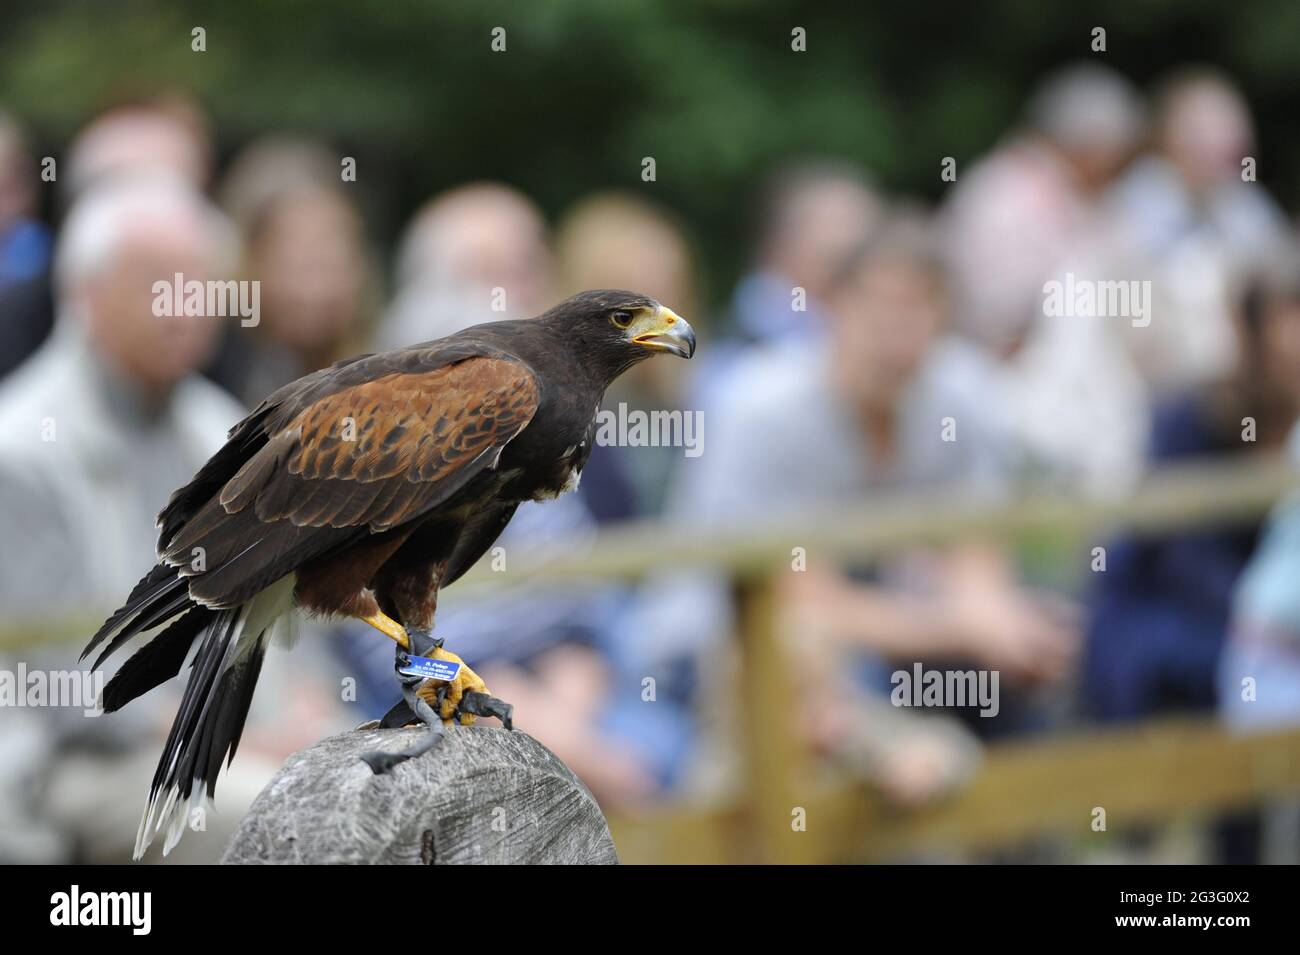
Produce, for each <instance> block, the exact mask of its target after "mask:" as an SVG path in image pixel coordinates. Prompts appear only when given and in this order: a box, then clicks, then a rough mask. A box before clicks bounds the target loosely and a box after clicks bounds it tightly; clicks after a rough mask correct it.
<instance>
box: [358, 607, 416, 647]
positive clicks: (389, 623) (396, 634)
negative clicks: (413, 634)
mask: <svg viewBox="0 0 1300 955" xmlns="http://www.w3.org/2000/svg"><path fill="white" fill-rule="evenodd" d="M358 619H360V620H362V621H363V622H365V623H368V624H370V626H372V627H374V628H375V629H376V630H378V631H379V632H380V633H382V634H383V635H384V636H386V637H388V638H390V639H392V640H395V641H396V642H397V643H399V644H401V646H402V649H403V650H409V649H411V641H410V639H409V638H408V637H407V636H406V628H405V627H403V626H402V625H401V624H400V623H398V622H397V621H396V620H394V619H393V618H392V617H390V616H388V614H386V613H384V612H383V611H382V610H380V611H377V612H376V613H373V614H371V615H370V616H369V617H360V618H358Z"/></svg>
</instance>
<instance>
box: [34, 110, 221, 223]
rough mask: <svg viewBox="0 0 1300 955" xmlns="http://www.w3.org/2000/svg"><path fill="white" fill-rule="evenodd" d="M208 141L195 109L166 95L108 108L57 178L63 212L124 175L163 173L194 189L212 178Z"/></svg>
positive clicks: (76, 143)
mask: <svg viewBox="0 0 1300 955" xmlns="http://www.w3.org/2000/svg"><path fill="white" fill-rule="evenodd" d="M212 153H213V149H212V136H211V131H210V129H209V125H208V118H207V115H206V113H205V112H204V110H203V108H202V107H201V106H200V105H199V103H198V102H197V101H196V100H194V99H192V98H191V97H189V96H187V95H186V94H184V93H179V92H170V93H163V94H160V95H156V96H145V97H140V98H138V99H127V100H124V101H122V102H120V103H116V104H114V105H112V106H109V107H108V108H107V109H105V110H104V111H102V112H101V113H100V114H99V115H98V116H96V117H95V118H94V119H92V120H91V121H90V122H89V123H87V124H86V126H85V127H83V128H82V130H81V131H80V132H79V133H78V134H77V136H76V138H75V139H74V140H73V142H72V144H71V145H70V146H69V147H68V153H67V156H66V158H65V159H64V162H63V167H64V172H63V175H61V176H60V177H59V182H60V184H61V186H62V190H63V201H64V205H65V207H70V206H71V205H72V204H73V203H74V202H75V201H76V200H77V199H78V198H79V197H80V196H81V195H82V194H83V193H84V192H86V191H87V190H88V189H90V188H91V187H92V186H94V185H96V184H99V183H103V182H107V181H109V180H111V179H114V178H116V177H118V176H122V175H124V174H127V175H129V174H135V173H143V174H152V173H165V174H167V175H171V176H175V177H176V178H178V179H180V180H181V181H183V182H186V183H188V184H189V185H191V186H193V187H195V188H196V189H206V188H207V186H208V182H209V180H210V178H211V176H212Z"/></svg>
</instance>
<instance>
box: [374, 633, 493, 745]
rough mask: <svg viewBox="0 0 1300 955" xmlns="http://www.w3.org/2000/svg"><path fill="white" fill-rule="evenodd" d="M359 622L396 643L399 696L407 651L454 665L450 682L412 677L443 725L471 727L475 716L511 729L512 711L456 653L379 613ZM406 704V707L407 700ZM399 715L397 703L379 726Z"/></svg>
mask: <svg viewBox="0 0 1300 955" xmlns="http://www.w3.org/2000/svg"><path fill="white" fill-rule="evenodd" d="M359 619H360V620H362V621H364V622H365V623H368V624H370V626H372V627H374V628H375V629H376V630H378V631H379V632H380V633H382V634H384V635H385V636H387V637H389V638H390V639H392V640H393V641H394V642H395V643H396V644H397V670H398V673H399V681H400V682H402V685H403V691H402V693H403V696H405V695H406V689H405V687H406V681H407V680H408V679H412V677H408V676H406V675H404V674H402V673H401V671H402V670H403V669H406V668H407V666H408V664H409V663H410V656H409V655H407V654H406V653H404V651H410V653H411V654H413V655H414V656H418V657H428V658H431V659H434V660H442V661H445V662H447V663H453V664H457V665H458V668H457V671H456V676H455V677H454V678H453V679H451V680H435V679H429V680H424V681H423V682H422V683H421V682H420V679H419V678H418V677H417V678H414V679H415V680H416V682H417V685H418V692H419V695H420V697H421V698H422V699H423V700H424V701H425V703H426V704H428V705H430V706H432V707H433V708H434V710H435V711H436V712H437V714H438V716H439V717H441V719H442V721H443V722H444V723H450V722H451V721H452V720H455V719H459V720H460V722H461V725H463V726H472V725H473V724H474V721H475V718H476V717H479V716H495V717H496V718H497V719H499V720H501V723H502V725H504V726H505V728H506V729H514V712H515V708H514V707H513V706H511V705H510V704H509V703H507V702H505V701H504V700H500V699H497V698H496V697H495V696H492V694H491V693H489V692H488V688H487V684H486V683H484V682H483V679H482V677H480V676H479V675H478V674H477V673H475V672H474V671H473V670H471V669H470V668H469V666H468V665H467V664H466V663H465V661H464V660H462V659H461V658H460V657H458V656H457V655H456V654H454V653H452V652H451V651H450V650H445V649H443V646H442V640H441V638H435V637H434V636H432V634H431V633H430V632H429V631H428V630H423V629H419V628H416V627H410V628H408V627H403V626H402V625H401V624H400V623H398V622H397V621H396V620H394V619H393V618H391V617H389V616H388V615H387V614H385V613H383V612H376V613H373V614H371V615H370V616H368V617H360V618H359ZM406 702H407V703H408V704H409V701H406ZM410 709H411V710H412V711H414V709H415V708H414V707H410ZM402 712H403V710H402V705H401V704H400V703H399V704H397V706H395V707H394V708H393V709H392V710H390V711H389V712H388V714H387V715H386V716H385V717H384V719H383V720H382V721H381V723H380V724H379V725H381V726H392V725H395V724H394V722H393V721H394V720H395V719H397V718H400V715H401V713H402ZM367 728H368V725H367Z"/></svg>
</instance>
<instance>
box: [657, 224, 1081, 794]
mask: <svg viewBox="0 0 1300 955" xmlns="http://www.w3.org/2000/svg"><path fill="white" fill-rule="evenodd" d="M948 308H949V306H948V298H947V290H946V285H945V273H944V270H943V268H942V265H941V262H940V259H939V256H938V253H937V251H936V248H935V245H934V242H933V238H932V236H931V233H930V231H929V228H928V226H927V224H926V223H925V222H924V221H923V220H920V219H919V218H918V217H917V216H916V215H915V214H914V213H907V214H902V215H899V216H896V217H891V218H890V219H888V220H887V221H886V223H885V224H883V225H882V226H880V227H879V228H878V230H877V231H876V232H875V234H874V235H873V236H872V237H871V238H869V239H867V240H865V241H863V242H861V244H860V245H859V247H858V248H857V249H856V250H855V251H854V252H852V253H851V254H850V255H849V257H848V259H847V260H846V261H845V262H843V263H842V264H841V266H840V267H839V268H838V269H837V270H836V272H835V277H834V280H833V281H832V284H831V286H830V288H829V292H828V295H827V338H826V340H825V342H823V343H822V344H821V345H820V346H818V347H815V348H801V347H794V348H787V347H785V346H784V345H781V346H776V347H773V348H770V349H767V350H766V351H764V352H763V353H761V354H756V355H754V356H752V357H751V358H750V359H748V360H747V361H746V362H745V364H744V365H743V366H742V367H740V368H738V369H737V370H736V372H735V373H734V375H733V376H732V379H731V381H732V388H731V390H730V391H729V392H728V394H727V395H726V396H725V398H724V400H723V401H722V402H720V403H719V406H718V408H717V410H716V413H715V414H714V416H713V419H712V423H711V426H710V427H711V430H710V435H709V453H708V454H706V455H704V456H702V457H700V458H699V459H696V460H694V461H692V462H690V466H689V467H686V468H684V469H683V472H682V480H681V481H680V482H679V484H678V485H677V486H675V487H674V489H673V502H674V510H673V513H674V516H675V517H676V518H677V519H679V520H681V521H683V522H685V523H688V524H690V525H691V526H696V527H698V526H705V527H736V526H739V525H747V524H752V523H754V522H769V521H773V520H776V519H779V518H782V517H790V516H791V515H805V516H808V517H809V518H810V519H811V518H812V517H813V516H814V515H817V514H822V515H827V516H829V515H831V514H833V510H832V509H833V508H835V507H836V506H837V505H842V504H851V503H854V502H859V501H862V500H864V499H870V498H871V497H872V496H873V495H875V494H878V493H879V492H882V491H886V490H895V491H897V490H915V491H921V490H925V489H930V490H931V491H939V490H944V491H950V492H951V493H953V494H961V495H977V496H979V495H988V496H996V495H998V494H999V493H1000V491H1001V487H1002V477H1001V464H1000V451H999V448H998V446H997V443H996V440H995V438H994V437H993V435H991V433H990V432H989V431H988V430H987V429H986V428H985V426H984V424H983V423H982V421H981V412H982V409H983V408H984V405H985V404H986V402H987V390H986V384H985V383H986V381H987V379H988V377H989V375H991V374H992V370H991V369H990V367H989V363H988V362H987V360H986V359H985V358H984V357H983V356H982V355H981V353H980V352H979V351H978V350H976V349H974V348H972V347H971V346H969V345H967V344H965V343H963V342H962V341H960V340H958V339H957V338H955V337H953V336H951V335H949V334H947V333H946V326H947V323H948ZM945 418H953V419H955V422H956V427H957V428H958V440H956V441H945V440H944V438H943V429H944V423H943V422H944V419H945ZM810 555H811V556H810V560H809V564H808V567H807V569H806V570H805V571H803V572H798V573H790V574H787V575H784V576H783V579H782V580H780V581H779V586H780V607H781V609H780V613H781V620H782V623H781V626H780V630H781V632H783V633H786V634H789V635H790V637H791V643H792V646H791V652H792V653H797V654H798V656H799V661H800V662H799V667H800V670H801V672H805V671H806V673H807V676H806V677H802V676H801V683H803V684H804V685H807V686H815V687H817V688H818V689H817V694H816V699H815V701H813V700H806V701H804V703H803V704H802V705H801V706H800V707H799V712H800V713H801V714H803V715H804V716H805V720H804V725H805V728H806V730H807V731H808V732H809V733H810V734H811V736H812V738H813V740H814V742H816V743H817V744H819V745H820V746H822V747H823V748H825V749H827V750H830V751H832V752H836V753H838V754H839V755H840V756H842V757H843V758H846V759H850V761H853V762H860V761H861V759H860V756H859V757H854V756H852V754H853V753H858V754H861V753H863V752H865V753H866V754H867V755H868V756H871V755H872V754H875V757H876V758H875V759H869V760H868V762H870V763H875V764H877V765H878V766H879V767H880V771H881V772H883V773H885V775H884V776H882V778H881V784H882V785H883V786H884V787H885V788H886V789H887V790H890V789H894V788H899V789H901V790H902V791H905V792H907V793H909V798H910V799H915V798H919V794H918V792H917V787H918V785H919V784H918V783H917V782H916V781H912V782H910V783H904V782H903V781H902V780H901V779H892V778H891V776H890V774H891V773H893V772H897V773H901V774H903V777H904V778H907V777H910V775H911V774H912V773H920V776H921V777H922V778H923V779H925V780H928V783H927V785H925V786H921V787H920V788H921V789H924V790H925V791H926V792H928V793H929V794H931V795H933V793H934V792H935V791H936V789H937V788H939V786H940V783H941V782H942V781H943V779H944V778H945V777H947V778H948V781H949V782H951V778H950V777H951V773H952V772H957V771H958V770H959V768H960V767H962V766H967V765H968V764H969V760H968V759H967V757H966V756H964V755H963V753H964V752H965V747H962V746H951V745H945V746H942V747H941V748H942V749H943V752H944V753H945V756H944V758H942V759H935V758H933V754H930V755H929V756H927V761H926V765H927V767H928V768H926V769H924V770H922V769H920V768H918V767H908V766H906V765H903V766H900V765H898V764H897V762H891V761H890V760H889V759H886V758H884V756H885V754H886V753H887V752H889V747H888V746H887V742H888V741H887V740H885V739H882V738H877V737H875V736H873V733H872V731H871V726H872V725H873V723H872V721H869V720H862V719H854V718H853V717H852V715H851V714H853V713H855V712H856V713H862V712H865V711H866V709H867V708H869V707H870V705H871V703H872V701H873V700H877V699H879V698H881V697H884V696H887V695H888V689H887V685H886V682H885V678H886V676H887V674H888V670H889V667H888V666H887V664H886V662H885V661H887V660H892V661H924V662H926V663H927V665H929V664H936V663H938V662H939V661H958V660H964V661H967V663H968V664H969V663H974V664H975V665H977V666H980V667H986V668H992V669H996V670H1000V671H1002V678H1003V680H1004V687H1006V684H1008V683H1009V684H1011V685H1012V686H1011V687H1006V689H1005V690H1004V692H1003V693H1002V704H1001V709H1002V712H1001V714H1000V715H999V716H997V717H995V718H992V719H979V718H977V719H974V720H973V721H972V722H973V723H974V724H975V726H976V727H977V728H979V729H980V730H989V729H990V727H991V726H992V725H993V724H997V723H1000V724H1002V725H1003V726H1004V727H1006V726H1008V725H1013V724H1014V721H1015V720H1017V719H1018V718H1019V717H1018V715H1017V714H1016V713H1015V712H1014V710H1015V709H1016V707H1015V704H1014V697H1015V696H1016V690H1015V686H1017V685H1018V686H1020V687H1025V688H1027V687H1032V686H1035V685H1041V684H1044V683H1053V682H1056V681H1059V680H1061V679H1063V678H1064V677H1066V676H1067V675H1068V674H1069V672H1070V669H1071V663H1072V656H1073V652H1074V644H1075V635H1074V633H1073V630H1072V627H1071V625H1070V623H1069V619H1068V614H1065V613H1060V612H1058V610H1057V608H1055V607H1053V606H1051V605H1050V604H1049V603H1047V602H1045V601H1040V600H1039V599H1038V598H1037V597H1036V596H1034V595H1032V594H1031V593H1030V592H1029V591H1027V590H1026V589H1024V588H1022V587H1021V586H1019V585H1018V584H1017V582H1016V579H1015V575H1014V573H1013V569H1012V565H1011V561H1010V558H1009V557H1008V555H1006V554H1005V553H1004V552H1002V551H1001V550H1000V549H998V548H996V547H992V546H977V545H970V546H964V547H953V548H948V549H945V550H943V551H939V552H923V551H922V552H917V553H913V554H910V555H905V556H901V557H899V558H897V559H893V560H890V561H887V562H885V563H883V564H881V565H879V566H851V565H850V566H838V565H836V564H834V563H832V562H830V561H827V560H818V559H817V558H816V555H815V551H814V550H813V549H811V548H810ZM681 583H682V587H681V588H678V586H677V584H676V583H674V584H673V585H671V586H667V585H665V582H663V581H659V582H657V583H656V584H654V587H655V590H656V592H657V593H659V594H661V595H667V596H664V597H663V598H662V599H661V601H660V604H659V606H658V607H657V608H656V614H655V615H654V617H653V618H651V619H650V620H648V621H647V623H646V626H647V627H653V629H654V632H655V639H656V641H658V640H659V638H660V637H661V636H662V638H663V644H664V647H665V648H667V647H669V646H672V647H676V648H677V649H678V651H679V652H680V653H683V654H689V653H691V652H694V653H696V654H698V655H699V656H700V658H701V660H702V661H703V663H702V665H703V666H705V667H707V666H708V662H707V655H708V654H709V652H710V648H711V646H712V645H713V644H714V643H715V642H716V639H717V635H718V634H719V633H720V632H725V630H726V629H727V628H728V627H729V626H730V622H729V618H730V611H729V608H728V606H727V601H726V597H725V594H726V590H725V588H724V587H722V586H721V585H720V582H719V583H714V584H713V585H712V586H711V587H710V585H708V584H707V583H705V582H704V581H703V580H700V581H697V582H695V583H692V582H690V581H682V582H681ZM665 652H666V649H665ZM718 679H719V677H718V676H716V675H715V676H713V677H711V678H708V679H706V678H704V677H701V678H700V679H699V683H700V684H701V685H711V684H713V683H714V682H716V681H717V680H718ZM936 745H937V744H936ZM945 767H946V769H947V770H948V771H950V772H947V773H945V772H944V769H945Z"/></svg>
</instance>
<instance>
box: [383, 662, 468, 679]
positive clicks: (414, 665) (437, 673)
mask: <svg viewBox="0 0 1300 955" xmlns="http://www.w3.org/2000/svg"><path fill="white" fill-rule="evenodd" d="M397 672H399V673H401V674H402V675H403V676H418V677H423V678H424V679H426V680H446V681H447V682H448V683H450V682H451V681H452V680H454V679H456V674H458V673H460V664H459V663H454V662H452V661H450V660H435V659H433V657H411V658H410V663H408V664H407V665H406V666H404V667H402V669H400V670H398V671H397Z"/></svg>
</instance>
